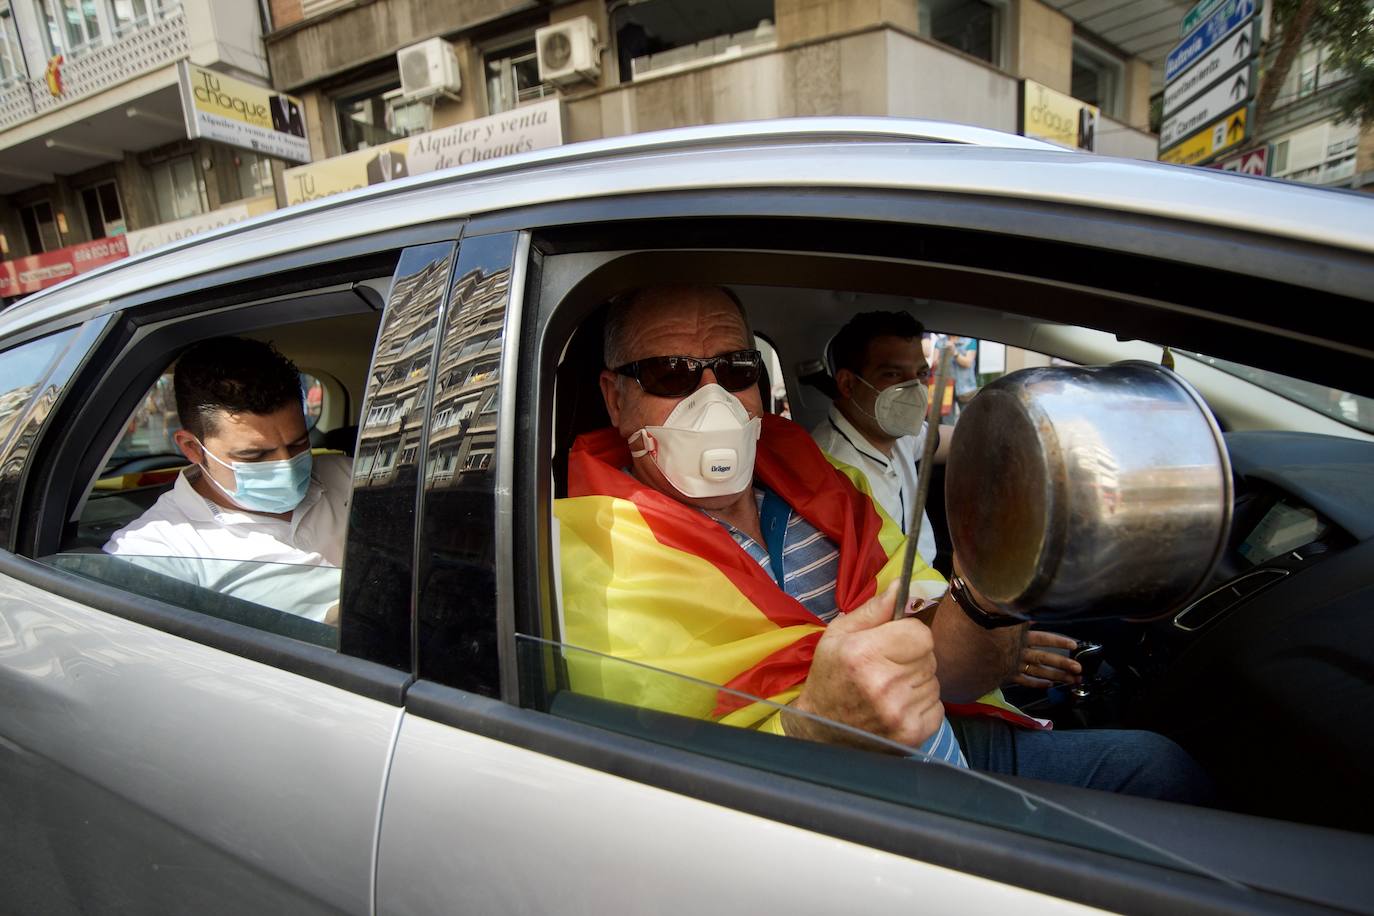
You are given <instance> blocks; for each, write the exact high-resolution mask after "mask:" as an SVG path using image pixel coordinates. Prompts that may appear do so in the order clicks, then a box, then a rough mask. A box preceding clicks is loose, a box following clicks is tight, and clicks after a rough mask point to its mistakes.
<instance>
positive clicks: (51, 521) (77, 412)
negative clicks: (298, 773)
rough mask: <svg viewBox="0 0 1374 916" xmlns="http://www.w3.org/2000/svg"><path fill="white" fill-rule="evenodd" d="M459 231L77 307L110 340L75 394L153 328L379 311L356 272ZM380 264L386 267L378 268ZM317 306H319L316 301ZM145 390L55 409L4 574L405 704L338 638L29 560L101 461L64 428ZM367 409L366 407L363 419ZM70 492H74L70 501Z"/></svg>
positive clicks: (350, 246)
mask: <svg viewBox="0 0 1374 916" xmlns="http://www.w3.org/2000/svg"><path fill="white" fill-rule="evenodd" d="M462 225H463V224H462V222H461V221H460V222H457V223H455V222H451V221H446V222H443V223H436V224H432V225H427V226H421V227H408V228H407V229H406V230H404V231H397V232H392V233H385V234H381V235H373V236H366V237H365V238H366V239H367V240H368V243H365V247H366V250H363V251H360V250H359V247H360V243H359V240H358V239H349V240H347V241H345V242H338V243H331V244H328V245H324V246H319V247H317V248H313V249H308V250H306V251H303V252H293V253H291V254H290V255H288V256H282V257H280V258H275V259H267V260H273V261H275V262H276V263H278V264H284V265H286V266H288V267H289V268H290V269H288V270H286V271H285V272H284V273H276V274H272V273H267V272H265V271H263V270H261V269H257V270H254V271H252V272H251V273H245V271H244V270H243V269H242V268H230V269H225V270H220V271H212V272H210V273H209V274H206V275H205V276H203V277H200V278H191V279H186V280H183V281H178V282H177V283H174V284H169V285H168V287H166V288H165V291H168V292H170V293H171V295H170V296H168V297H166V298H159V297H158V296H156V294H150V293H149V292H147V291H145V292H141V293H138V294H135V295H132V296H130V297H127V298H126V299H125V300H121V301H117V302H111V303H105V304H103V305H98V306H93V307H91V308H88V309H84V310H81V311H80V312H79V313H77V316H76V317H79V318H82V319H84V320H85V321H86V322H87V323H89V322H91V321H92V320H94V321H95V322H97V323H98V324H99V325H100V326H101V327H102V328H104V329H105V333H104V334H103V336H102V337H101V339H100V340H99V342H98V343H97V344H96V345H95V346H92V347H90V348H88V351H87V353H86V354H85V362H84V364H83V366H82V370H81V371H80V372H79V373H77V374H75V375H74V376H73V382H72V387H74V388H80V387H81V386H82V385H83V384H84V385H88V386H89V385H91V384H94V382H95V380H105V379H106V378H107V374H108V373H109V372H110V371H111V369H112V368H114V367H115V366H116V365H117V364H120V363H121V362H124V363H128V362H129V360H130V347H131V343H133V342H134V341H136V340H137V339H138V331H139V329H140V328H141V327H143V325H145V324H147V323H149V322H153V321H167V322H171V323H169V324H168V325H167V326H166V327H167V328H168V329H173V331H172V333H180V331H181V329H185V328H190V327H191V326H192V325H194V326H195V328H196V329H197V330H196V331H194V332H191V333H192V336H202V335H203V332H204V330H205V328H206V324H207V323H210V324H213V325H214V326H215V327H216V329H218V330H220V331H221V332H223V333H233V332H235V331H246V330H250V329H253V328H256V327H271V326H273V325H279V324H281V323H282V321H281V303H282V301H283V300H294V301H295V302H296V303H297V304H298V305H300V304H301V303H302V302H304V303H306V306H305V307H304V308H303V309H302V310H301V311H300V312H298V313H297V314H295V315H293V316H292V320H293V321H295V320H309V319H310V318H311V317H326V316H328V315H330V314H340V312H338V310H337V307H331V306H329V305H328V304H327V303H323V302H320V301H319V299H320V295H319V294H321V293H322V294H323V296H324V297H325V298H327V297H328V296H330V295H352V296H354V297H356V299H357V304H356V305H355V306H351V308H356V309H357V310H359V311H366V310H369V309H370V310H372V311H379V310H384V305H385V303H383V304H381V305H380V306H379V303H378V302H377V298H378V297H377V296H375V295H371V293H372V292H373V290H372V289H371V288H369V289H367V290H366V293H364V292H357V290H358V289H359V286H358V284H357V282H356V280H355V279H353V278H352V277H351V274H352V273H356V274H359V275H360V277H359V278H358V279H368V280H370V279H371V277H372V275H374V274H376V273H377V272H378V271H377V264H379V263H389V264H390V265H392V266H391V267H388V268H387V269H386V270H385V271H383V272H384V273H386V274H387V275H388V276H390V275H391V274H392V273H393V272H394V265H395V264H396V263H397V258H399V256H400V253H401V252H403V251H405V250H407V249H409V248H411V247H415V245H416V242H417V240H422V241H420V244H424V243H426V242H429V243H433V242H435V241H439V242H447V243H449V244H452V243H454V242H456V240H457V238H458V236H459V235H461V229H462ZM369 243H370V244H369ZM388 243H390V244H388ZM378 258H381V259H382V261H378V260H377V259H378ZM340 260H344V263H345V266H344V267H343V268H342V269H340ZM341 280H342V282H340V281H341ZM389 288H390V287H388V289H389ZM312 299H314V300H315V301H314V302H311V300H312ZM72 317H73V316H66V318H65V320H63V321H62V322H61V323H60V324H59V321H58V320H54V321H52V322H50V323H44V324H41V325H37V326H34V327H30V328H25V329H24V330H23V331H22V332H18V333H17V334H16V335H15V338H14V341H15V343H21V342H26V341H27V340H29V339H32V338H34V337H37V336H42V333H43V332H46V331H47V330H49V326H50V325H51V329H53V330H56V329H59V328H60V327H62V326H66V325H70V324H71V323H72V321H71V319H72ZM150 336H151V335H150ZM148 339H149V337H144V338H142V340H141V342H142V343H143V345H144V346H145V348H146V347H148V346H150V345H149V344H148V343H147V341H148ZM154 339H155V338H154ZM155 346H157V347H161V348H162V350H163V352H165V348H166V347H167V346H168V344H167V343H166V342H165V341H164V342H162V343H158V344H156V345H155ZM370 347H371V348H372V349H373V350H374V351H375V347H376V341H375V340H374V341H372V342H371V344H370ZM160 368H161V367H158V369H157V370H153V369H151V367H145V369H144V374H149V373H151V374H150V375H149V377H150V378H155V377H156V375H157V374H158V371H160ZM127 371H133V370H131V369H130V370H127ZM126 374H127V372H126ZM146 388H147V386H146V385H145V386H143V387H142V388H141V389H140V388H139V387H138V386H137V385H136V384H135V385H126V386H124V387H122V388H121V389H120V391H119V392H113V391H112V392H110V396H109V398H107V399H101V398H92V397H91V392H89V391H86V392H84V395H83V397H81V398H75V399H66V400H64V401H63V402H61V403H59V404H58V406H57V409H55V410H54V411H53V412H52V415H51V421H50V422H51V424H52V428H50V430H49V434H48V435H45V436H44V437H43V438H42V439H40V440H39V447H38V448H37V449H35V451H34V454H33V455H31V457H30V460H29V462H28V463H27V465H26V471H27V470H28V469H29V468H37V469H38V470H39V474H38V476H37V478H36V479H35V478H32V477H31V478H30V479H29V480H28V481H27V482H26V487H25V489H24V490H22V491H21V499H22V500H23V505H22V506H21V518H22V519H23V521H22V522H21V526H20V527H21V531H20V540H19V543H17V544H16V545H15V546H16V548H17V549H16V550H15V551H4V550H0V574H3V575H9V576H12V577H14V578H16V579H18V580H20V581H24V582H28V583H30V584H32V585H35V586H37V587H39V588H43V589H45V590H46V591H49V592H51V593H53V594H55V595H59V596H62V597H64V598H68V599H71V600H74V601H77V602H79V603H82V604H85V605H87V606H90V607H93V608H95V609H97V610H100V611H103V612H106V613H110V614H112V615H114V616H117V617H121V618H124V619H126V620H130V621H132V622H135V623H140V624H143V625H146V626H150V627H153V628H156V629H159V630H162V631H164V632H167V633H170V634H172V635H175V636H179V637H181V638H185V639H189V640H191V641H194V642H197V643H200V644H203V645H207V646H210V647H213V648H216V649H221V650H224V651H227V652H230V653H233V654H235V655H238V656H240V657H243V658H245V659H248V660H252V661H256V662H260V663H264V664H268V665H270V666H272V667H276V668H279V669H282V670H285V671H288V672H291V673H294V674H299V675H301V676H304V677H307V678H310V679H313V680H316V681H319V682H321V683H324V684H328V685H331V686H335V687H339V688H342V689H345V690H348V691H350V692H353V693H357V694H360V695H362V696H366V697H369V698H372V699H377V700H380V701H382V702H385V703H387V704H389V705H393V706H398V707H399V706H401V705H402V704H403V698H404V694H405V689H406V687H407V685H408V684H409V683H410V682H411V681H412V680H413V674H412V669H411V667H410V665H409V664H407V665H406V666H405V667H403V668H398V667H393V666H389V665H384V664H379V663H377V662H374V661H371V660H368V659H366V658H362V657H360V656H359V654H358V653H357V652H356V651H348V650H346V649H345V648H344V647H343V645H342V642H343V640H342V639H341V640H340V642H341V645H340V648H339V649H338V650H334V649H326V648H322V647H320V646H317V645H310V644H308V643H305V642H299V641H297V640H293V639H291V638H289V637H285V636H279V635H276V634H272V633H267V632H263V631H259V630H255V629H253V628H252V627H250V626H246V625H243V624H238V623H233V622H229V621H225V620H221V619H217V618H214V617H209V616H206V615H204V614H201V613H199V612H197V611H195V610H191V609H188V608H184V607H180V606H176V605H171V604H167V603H165V602H162V601H159V600H156V599H152V598H148V597H144V596H141V595H136V594H133V593H126V592H123V591H122V590H119V589H112V588H110V587H108V586H105V585H103V584H102V583H100V582H96V581H94V580H91V579H87V578H83V577H81V576H78V575H76V574H73V573H70V572H66V571H63V570H59V569H55V568H53V567H51V566H47V565H45V564H43V563H42V562H40V561H39V560H38V559H35V557H42V556H44V555H47V554H51V553H55V552H57V550H56V549H53V548H58V547H59V546H60V541H59V540H57V539H58V538H60V534H58V533H56V532H60V531H61V529H62V526H63V524H65V519H66V518H67V517H68V515H69V513H70V511H72V509H74V508H75V507H76V506H77V505H79V500H80V499H84V494H85V493H87V492H89V487H82V486H81V485H79V484H77V483H75V482H74V481H76V480H78V479H79V480H82V481H84V480H86V479H87V478H89V479H90V480H94V479H95V476H98V472H99V464H100V459H99V458H92V457H91V456H92V455H93V454H94V453H95V450H94V449H89V448H86V449H81V448H79V446H77V445H75V444H74V443H73V441H72V440H73V438H74V437H73V433H74V431H75V430H77V429H82V430H85V429H88V428H89V423H87V424H84V425H83V424H76V425H71V421H72V420H73V419H79V418H81V417H82V416H83V415H84V414H83V411H84V412H89V411H91V410H98V409H99V408H100V407H102V406H104V404H103V403H102V400H103V401H105V402H108V401H110V400H115V401H118V400H120V399H121V398H125V399H131V400H130V403H134V402H135V401H136V400H137V398H138V397H141V396H143V394H145V393H146ZM130 392H133V394H130ZM366 409H367V402H366V400H365V401H364V403H363V405H362V410H366ZM116 413H118V412H117V411H116ZM121 416H122V415H121ZM64 422H66V423H68V424H69V425H68V427H67V428H65V429H62V430H56V427H57V425H58V424H62V423H64ZM106 422H108V423H110V424H112V425H113V426H115V427H117V426H120V425H122V422H123V420H122V419H118V420H110V419H108V418H107V420H106ZM54 431H60V432H61V435H54V434H53V432H54ZM99 438H100V439H101V440H102V441H103V440H104V439H105V438H109V439H110V442H109V445H110V446H113V445H114V444H115V443H116V441H117V438H118V437H117V435H112V434H105V435H102V436H101V437H99ZM54 456H55V457H59V458H60V457H62V456H67V460H66V461H64V462H62V463H63V464H66V465H72V464H75V465H76V466H79V467H81V468H82V469H83V470H82V472H80V473H77V474H74V475H68V479H69V480H71V481H73V482H70V483H68V484H66V485H63V484H61V483H60V480H58V478H60V474H61V470H60V469H59V467H58V464H59V462H57V461H54V460H50V459H51V458H53V457H54ZM55 481H56V482H55ZM54 487H57V491H54V489H53V488H54ZM72 494H79V495H78V496H75V497H74V496H73V495H72ZM45 548H49V549H45ZM340 599H341V603H343V602H345V601H346V600H347V596H346V595H344V594H341V596H340ZM412 623H413V615H412V614H411V613H410V608H409V607H407V609H406V620H405V621H404V623H403V624H402V626H403V628H404V630H405V632H406V633H407V639H409V636H408V634H409V631H410V628H411V626H412ZM407 659H408V655H407Z"/></svg>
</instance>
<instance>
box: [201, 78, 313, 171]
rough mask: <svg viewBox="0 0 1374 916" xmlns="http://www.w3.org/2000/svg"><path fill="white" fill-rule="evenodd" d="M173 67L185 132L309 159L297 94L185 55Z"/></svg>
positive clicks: (282, 156) (295, 159)
mask: <svg viewBox="0 0 1374 916" xmlns="http://www.w3.org/2000/svg"><path fill="white" fill-rule="evenodd" d="M177 70H178V76H179V77H180V83H181V107H182V110H183V111H184V112H185V113H186V135H187V136H188V137H191V138H193V139H194V138H196V137H204V138H205V139H207V140H218V141H220V142H221V143H227V144H229V145H230V146H237V147H239V148H241V149H250V150H253V151H255V152H258V153H262V154H263V155H265V156H276V157H277V158H279V159H290V160H291V161H292V162H309V161H310V141H309V140H307V139H306V136H305V119H304V117H303V116H302V112H303V111H304V109H303V107H302V105H301V100H300V99H297V98H294V97H292V96H289V95H283V94H282V93H280V92H273V91H272V90H271V89H269V88H266V87H264V86H255V85H253V84H252V83H248V82H245V81H243V80H240V79H235V78H233V77H232V76H225V75H224V74H223V73H216V72H215V71H213V70H206V69H205V68H203V67H197V66H195V65H194V64H191V63H190V62H188V61H185V60H183V61H180V62H179V63H178V64H177Z"/></svg>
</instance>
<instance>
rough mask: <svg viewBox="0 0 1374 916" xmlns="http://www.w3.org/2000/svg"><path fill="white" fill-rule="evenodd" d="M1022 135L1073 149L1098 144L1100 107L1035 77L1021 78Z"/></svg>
mask: <svg viewBox="0 0 1374 916" xmlns="http://www.w3.org/2000/svg"><path fill="white" fill-rule="evenodd" d="M1020 101H1021V134H1022V135H1023V136H1026V137H1039V138H1040V139H1041V140H1048V141H1050V142H1051V143H1058V144H1059V145H1060V146H1067V147H1068V148H1070V149H1085V150H1089V151H1091V150H1093V149H1095V148H1096V147H1097V120H1098V116H1099V111H1098V109H1097V106H1095V105H1089V104H1088V103H1087V102H1080V101H1079V100H1078V99H1076V98H1074V97H1073V96H1071V95H1065V94H1064V93H1062V92H1056V91H1055V90H1053V89H1051V88H1050V87H1049V86H1045V85H1042V84H1040V83H1037V82H1036V81H1035V80H1022V81H1021V100H1020Z"/></svg>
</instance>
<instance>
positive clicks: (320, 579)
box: [45, 553, 340, 649]
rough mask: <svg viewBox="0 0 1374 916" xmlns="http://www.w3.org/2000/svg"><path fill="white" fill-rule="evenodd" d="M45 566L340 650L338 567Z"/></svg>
mask: <svg viewBox="0 0 1374 916" xmlns="http://www.w3.org/2000/svg"><path fill="white" fill-rule="evenodd" d="M45 562H47V563H48V564H50V565H52V566H55V567H57V568H58V569H62V570H66V571H67V572H72V573H76V574H77V575H80V576H84V577H86V578H89V579H93V580H95V581H97V582H101V583H104V584H108V585H113V586H115V587H117V588H120V589H123V590H125V591H128V592H133V593H134V594H137V595H143V596H145V597H148V598H154V599H157V600H159V601H165V602H167V603H168V604H174V605H177V606H178V607H184V608H186V609H188V610H192V611H196V612H197V613H200V614H205V615H207V616H210V617H217V618H219V619H221V620H228V621H231V622H234V623H241V624H244V625H246V626H250V627H253V628H255V629H258V630H264V631H266V632H268V633H276V634H278V635H281V636H289V637H291V638H292V639H298V640H301V641H303V642H308V643H313V644H314V645H318V646H325V647H326V648H330V649H333V648H336V647H337V645H338V629H337V627H336V626H335V625H333V621H334V620H335V619H336V618H337V605H338V595H339V576H340V570H339V569H338V568H337V567H324V566H299V565H295V564H290V563H260V562H249V561H244V560H220V559H204V558H196V557H151V556H119V557H116V556H110V555H108V554H96V553H60V554H56V555H54V556H51V557H48V558H46V560H45ZM327 621H328V622H327Z"/></svg>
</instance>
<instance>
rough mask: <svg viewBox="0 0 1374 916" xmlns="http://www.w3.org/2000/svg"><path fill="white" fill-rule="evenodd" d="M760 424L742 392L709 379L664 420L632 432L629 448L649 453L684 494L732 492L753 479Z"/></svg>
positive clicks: (639, 453) (640, 455)
mask: <svg viewBox="0 0 1374 916" xmlns="http://www.w3.org/2000/svg"><path fill="white" fill-rule="evenodd" d="M761 427H762V422H761V421H760V420H759V418H758V417H754V418H753V419H750V418H749V412H748V411H746V410H745V409H744V405H743V404H741V403H740V402H739V398H737V397H735V396H734V395H732V394H730V392H728V391H726V390H725V389H724V388H722V387H720V386H719V385H706V386H705V387H703V388H699V389H697V390H696V391H694V392H692V393H691V394H690V395H688V396H687V397H685V398H683V399H682V400H681V401H680V402H679V403H678V405H677V406H676V407H674V408H673V412H672V413H670V414H668V417H667V419H665V420H664V421H663V425H662V426H646V427H644V428H643V429H641V430H639V431H638V432H636V433H635V434H634V435H632V436H630V454H631V455H633V456H634V457H636V458H643V457H644V456H645V455H648V456H649V458H650V460H652V461H653V463H654V464H655V465H657V466H658V469H659V470H660V471H662V472H663V476H664V477H666V478H667V479H668V482H669V483H670V484H672V485H673V486H674V487H675V488H676V489H677V491H678V492H679V493H681V494H682V495H683V496H688V497H703V496H731V495H733V494H735V493H742V492H743V491H744V490H745V489H747V488H748V487H749V485H750V484H751V483H752V482H753V479H754V449H755V444H756V443H757V442H758V440H759V431H760V429H761ZM636 438H638V439H639V440H640V441H639V445H638V447H636V446H635V444H634V442H635V439H636Z"/></svg>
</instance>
